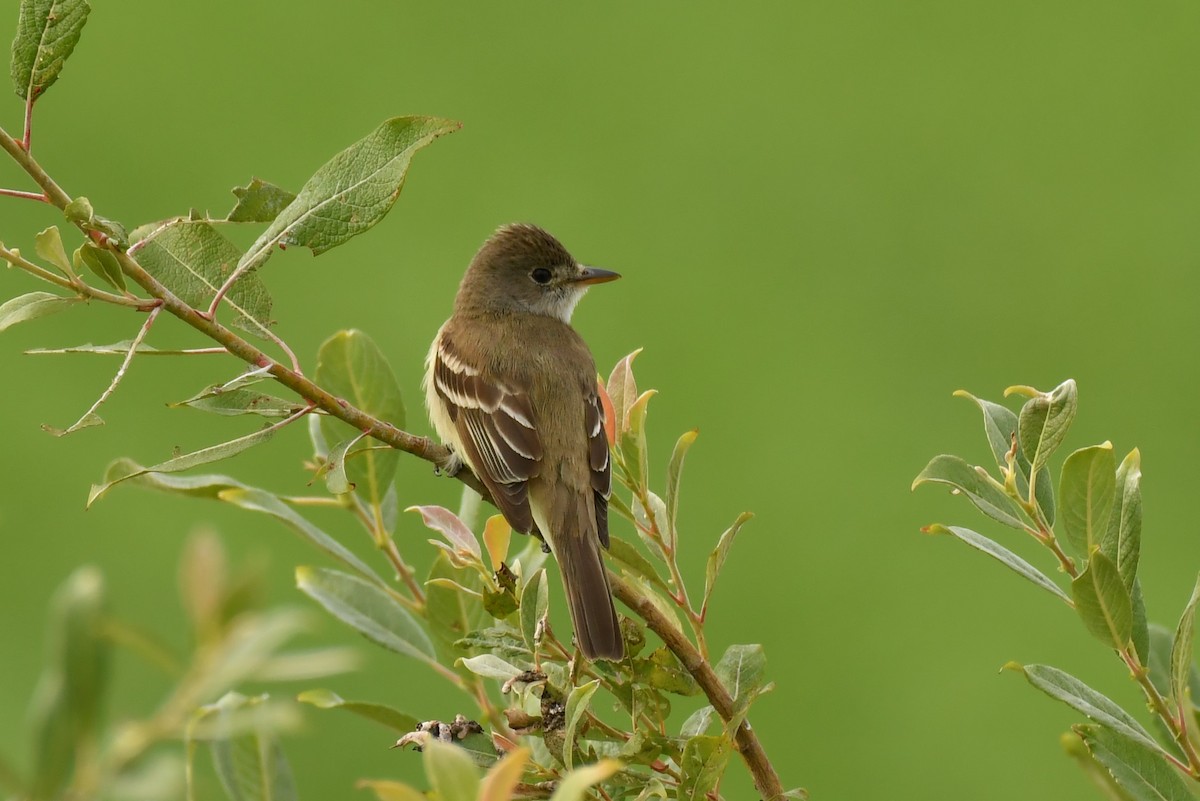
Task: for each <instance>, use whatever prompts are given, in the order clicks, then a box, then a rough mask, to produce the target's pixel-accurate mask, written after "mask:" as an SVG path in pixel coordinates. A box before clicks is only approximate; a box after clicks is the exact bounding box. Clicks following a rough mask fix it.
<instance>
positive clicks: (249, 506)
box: [163, 476, 387, 587]
mask: <svg viewBox="0 0 1200 801" xmlns="http://www.w3.org/2000/svg"><path fill="white" fill-rule="evenodd" d="M163 478H165V476H164V477H163ZM217 478H219V477H217ZM217 499H218V500H221V501H224V502H225V503H231V504H233V505H234V506H237V507H239V508H241V509H246V510H248V511H251V512H260V513H262V514H265V515H270V516H271V517H273V518H275V519H276V520H278V521H280V522H281V523H283V524H284V525H286V526H287V527H288V528H290V529H291V530H292V531H294V532H296V534H297V535H299V537H300V539H302V540H304V541H305V542H307V543H309V544H310V545H312V546H314V547H316V549H317V550H319V551H322V552H324V553H326V554H328V555H329V556H332V557H333V558H334V559H336V560H338V561H339V562H341V563H342V564H344V565H346V566H347V567H350V568H352V569H354V570H355V571H357V572H358V573H359V574H361V575H362V576H363V577H365V578H367V579H370V580H371V581H373V582H374V583H375V584H376V585H378V586H379V587H386V586H387V583H386V582H385V581H384V580H383V579H381V578H380V577H379V574H377V573H376V572H375V571H374V570H372V569H371V568H370V567H368V566H367V564H366V563H365V562H363V561H362V560H361V559H359V558H358V557H357V556H355V555H354V553H352V552H351V551H350V550H348V549H347V548H346V546H344V545H342V544H341V543H340V542H338V541H337V540H335V539H334V538H333V537H331V536H329V534H327V533H325V532H324V531H323V530H322V529H320V528H318V527H317V526H315V525H313V524H312V523H311V522H309V521H308V519H307V518H305V517H304V516H302V515H301V514H300V513H299V512H297V511H296V510H295V509H293V508H292V507H290V506H288V505H287V504H286V503H284V502H283V500H281V499H280V498H279V496H277V495H272V494H271V493H269V492H267V491H266V490H261V489H257V488H254V487H246V486H238V487H229V488H225V489H221V490H219V491H218V492H217Z"/></svg>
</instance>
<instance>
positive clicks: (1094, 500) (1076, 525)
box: [1058, 442, 1117, 564]
mask: <svg viewBox="0 0 1200 801" xmlns="http://www.w3.org/2000/svg"><path fill="white" fill-rule="evenodd" d="M1116 469H1117V462H1116V459H1115V458H1113V450H1112V443H1111V442H1105V443H1104V444H1103V445H1093V446H1092V447H1090V448H1080V449H1079V450H1077V451H1075V452H1074V453H1072V454H1071V455H1070V456H1068V457H1067V459H1066V461H1065V462H1063V467H1062V478H1061V479H1060V480H1059V484H1058V492H1059V522H1060V523H1061V524H1062V527H1063V529H1064V530H1065V531H1066V535H1067V539H1068V540H1069V541H1070V543H1071V544H1072V545H1073V546H1075V549H1076V550H1077V551H1078V552H1079V553H1081V554H1085V555H1086V554H1088V553H1090V552H1091V550H1092V548H1098V547H1100V542H1101V540H1102V539H1103V538H1104V537H1106V536H1107V534H1108V524H1109V516H1110V514H1111V513H1112V508H1113V498H1114V496H1115V495H1116ZM1108 555H1109V556H1110V557H1112V558H1113V563H1114V564H1115V563H1116V558H1115V557H1116V554H1115V553H1114V554H1108Z"/></svg>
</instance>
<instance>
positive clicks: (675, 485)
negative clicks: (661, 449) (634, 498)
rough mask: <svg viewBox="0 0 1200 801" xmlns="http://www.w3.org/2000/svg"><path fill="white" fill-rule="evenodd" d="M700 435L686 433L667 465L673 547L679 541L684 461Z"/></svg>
mask: <svg viewBox="0 0 1200 801" xmlns="http://www.w3.org/2000/svg"><path fill="white" fill-rule="evenodd" d="M699 435H700V429H698V428H693V429H692V430H691V431H685V432H684V433H683V436H681V437H680V438H679V441H678V442H676V443H675V450H674V451H672V452H671V461H670V463H669V464H668V465H667V533H668V542H670V543H672V545H673V544H674V543H675V542H677V541H678V530H677V527H676V520H677V519H678V517H679V482H680V479H681V478H682V477H683V460H684V457H685V456H687V452H688V449H689V448H691V447H692V443H693V442H695V441H696V437H698V436H699Z"/></svg>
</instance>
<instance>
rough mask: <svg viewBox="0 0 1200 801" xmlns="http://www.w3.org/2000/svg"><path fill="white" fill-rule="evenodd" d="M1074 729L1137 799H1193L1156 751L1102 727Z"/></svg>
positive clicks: (1186, 800)
mask: <svg viewBox="0 0 1200 801" xmlns="http://www.w3.org/2000/svg"><path fill="white" fill-rule="evenodd" d="M1072 728H1073V729H1074V730H1075V732H1076V734H1078V735H1079V736H1080V737H1081V738H1082V739H1083V742H1084V744H1085V745H1086V746H1087V749H1088V751H1089V752H1091V754H1092V756H1093V757H1095V758H1096V760H1097V761H1098V762H1099V763H1100V764H1101V765H1103V766H1104V767H1105V768H1107V769H1108V771H1109V773H1110V774H1111V775H1112V777H1113V779H1114V780H1115V781H1116V783H1117V784H1118V785H1119V786H1120V787H1121V788H1123V789H1124V790H1125V791H1126V792H1128V793H1129V795H1130V797H1131V798H1133V799H1135V801H1193V799H1194V796H1193V795H1192V792H1191V790H1189V789H1188V786H1187V784H1186V783H1185V782H1184V781H1183V779H1182V778H1181V777H1180V775H1179V773H1178V772H1177V771H1176V769H1175V768H1174V767H1172V766H1171V765H1170V764H1168V763H1167V761H1166V760H1164V759H1163V758H1162V755H1161V753H1160V752H1158V751H1157V750H1148V749H1146V748H1144V747H1143V746H1141V745H1140V744H1139V743H1138V742H1136V741H1132V740H1130V739H1129V738H1127V737H1124V736H1122V735H1120V734H1118V733H1117V732H1114V731H1110V730H1109V729H1106V728H1104V727H1102V726H1074V727H1072Z"/></svg>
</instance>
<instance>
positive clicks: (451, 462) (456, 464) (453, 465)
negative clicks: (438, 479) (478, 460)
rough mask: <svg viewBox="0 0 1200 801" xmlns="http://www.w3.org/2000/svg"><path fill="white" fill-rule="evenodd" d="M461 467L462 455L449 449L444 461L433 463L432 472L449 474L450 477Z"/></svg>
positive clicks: (442, 474)
mask: <svg viewBox="0 0 1200 801" xmlns="http://www.w3.org/2000/svg"><path fill="white" fill-rule="evenodd" d="M462 469H463V460H462V457H461V456H459V455H458V454H457V453H455V452H454V451H450V455H449V456H447V457H446V459H445V461H442V462H439V463H438V464H436V465H434V468H433V472H434V473H435V474H436V475H439V476H449V477H450V478H454V477H455V476H457V475H458V472H459V471H460V470H462Z"/></svg>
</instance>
